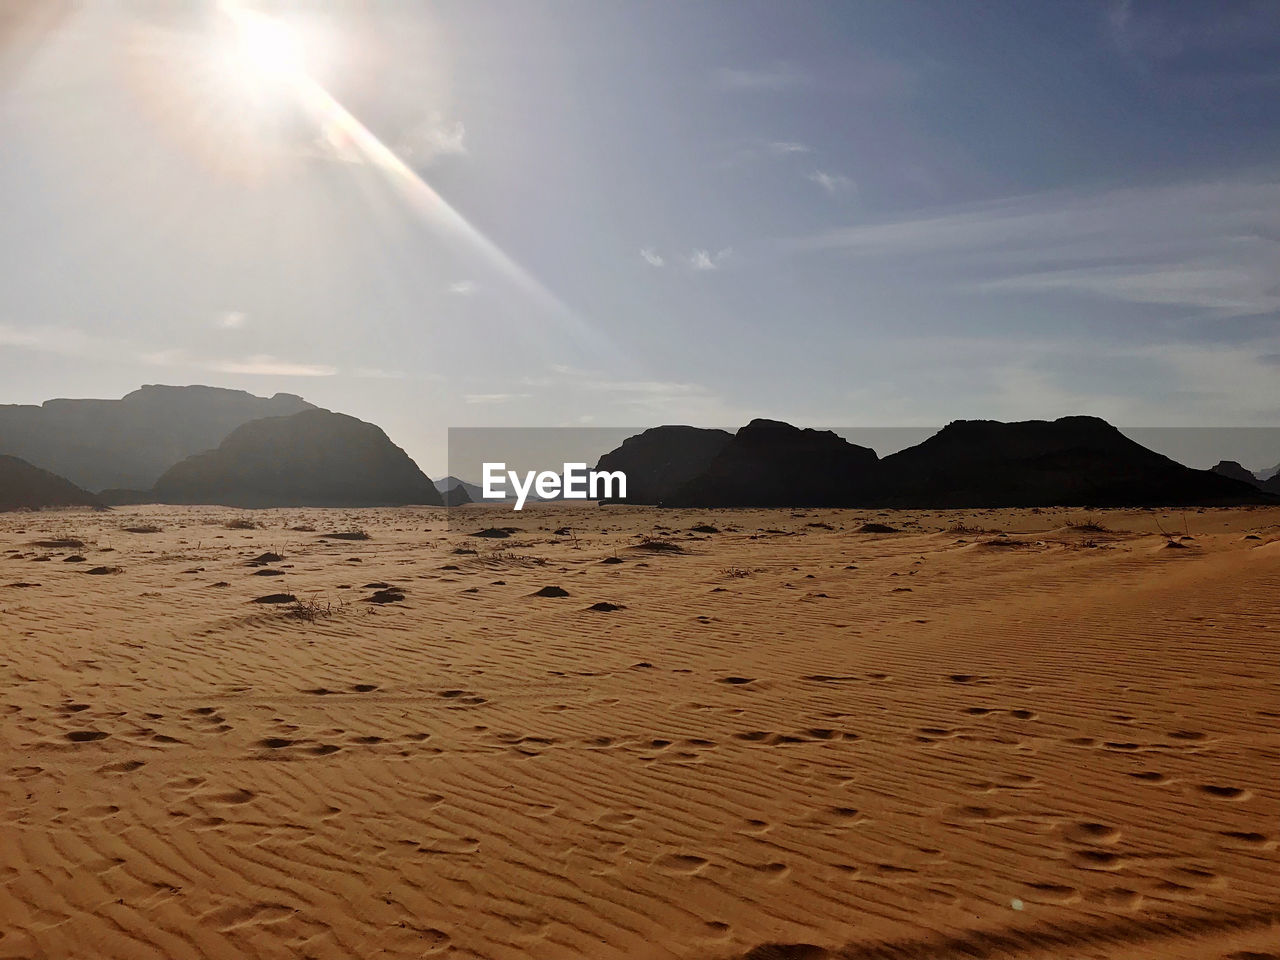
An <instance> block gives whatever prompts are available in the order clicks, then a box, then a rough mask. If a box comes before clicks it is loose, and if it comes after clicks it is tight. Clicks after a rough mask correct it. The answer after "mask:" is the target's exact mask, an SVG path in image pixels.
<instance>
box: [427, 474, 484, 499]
mask: <svg viewBox="0 0 1280 960" xmlns="http://www.w3.org/2000/svg"><path fill="white" fill-rule="evenodd" d="M431 482H432V483H434V484H435V485H436V489H437V490H439V491H440V494H441V496H443V497H444V502H445V503H446V504H448V505H450V506H455V505H457V504H462V503H479V502H480V501H481V500H483V499H484V488H483V487H481V486H480V484H478V483H468V482H467V481H466V480H459V479H458V478H457V477H455V476H452V475H450V476H447V477H441V478H440V479H439V480H432V481H431ZM454 490H460V491H461V493H453V491H454ZM450 495H452V496H453V497H454V498H455V499H454V500H450V499H449V497H450ZM463 496H465V497H466V499H465V500H464V499H460V498H461V497H463Z"/></svg>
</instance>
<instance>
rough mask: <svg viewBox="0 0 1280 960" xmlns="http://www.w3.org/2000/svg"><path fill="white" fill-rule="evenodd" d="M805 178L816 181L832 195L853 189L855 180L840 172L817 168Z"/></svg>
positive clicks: (811, 181)
mask: <svg viewBox="0 0 1280 960" xmlns="http://www.w3.org/2000/svg"><path fill="white" fill-rule="evenodd" d="M805 179H806V180H808V181H809V182H810V183H816V184H817V185H818V186H820V187H821V188H822V189H823V190H825V191H826V192H827V193H828V194H830V195H831V196H835V195H836V194H838V193H848V192H849V191H851V190H852V189H853V181H852V180H850V179H849V178H848V177H846V176H844V175H843V174H839V173H828V172H827V171H825V170H815V171H813V173H811V174H809V175H808V176H807V177H805Z"/></svg>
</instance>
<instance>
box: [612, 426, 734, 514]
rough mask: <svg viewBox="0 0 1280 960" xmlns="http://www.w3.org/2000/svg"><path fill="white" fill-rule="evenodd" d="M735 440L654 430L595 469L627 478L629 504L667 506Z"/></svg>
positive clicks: (690, 430)
mask: <svg viewBox="0 0 1280 960" xmlns="http://www.w3.org/2000/svg"><path fill="white" fill-rule="evenodd" d="M732 439H733V434H731V433H729V431H727V430H713V429H707V428H704V427H686V426H673V425H666V426H661V427H650V428H649V429H648V430H645V431H644V432H643V433H638V434H636V435H635V436H634V437H628V438H627V439H626V440H624V441H623V442H622V445H621V446H619V447H618V448H617V449H615V450H611V451H610V452H609V453H606V454H605V455H604V456H602V457H601V458H600V459H599V460H598V461H597V462H596V467H595V469H597V470H609V471H613V470H621V471H622V472H623V473H625V474H626V475H627V496H626V502H627V503H645V504H656V503H663V502H664V501H665V500H666V499H667V498H668V497H670V496H671V495H672V494H674V493H675V491H677V490H679V489H680V488H681V487H682V486H684V484H686V483H688V482H689V481H690V480H693V479H694V478H695V477H697V476H698V475H700V474H701V473H703V472H704V471H705V470H706V469H707V468H708V467H709V466H711V462H712V461H713V460H714V459H715V458H716V456H717V455H718V454H719V453H720V452H721V451H722V450H723V449H724V448H725V447H726V446H727V445H728V443H729V441H731V440H732Z"/></svg>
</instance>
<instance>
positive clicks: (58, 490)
mask: <svg viewBox="0 0 1280 960" xmlns="http://www.w3.org/2000/svg"><path fill="white" fill-rule="evenodd" d="M100 506H102V501H101V500H99V499H98V498H97V497H95V496H94V495H93V494H92V493H89V492H88V491H87V490H82V489H81V488H80V487H77V486H76V485H75V484H74V483H72V482H71V481H70V480H67V479H66V478H65V477H60V476H58V475H57V474H55V473H50V472H49V471H48V470H41V469H40V468H39V467H36V466H32V465H31V464H29V463H27V461H25V460H23V459H21V458H20V457H10V456H6V455H4V454H0V510H36V509H39V508H41V507H100Z"/></svg>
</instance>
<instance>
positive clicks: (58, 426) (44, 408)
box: [0, 384, 317, 490]
mask: <svg viewBox="0 0 1280 960" xmlns="http://www.w3.org/2000/svg"><path fill="white" fill-rule="evenodd" d="M314 409H317V408H316V407H315V406H314V405H312V404H310V403H307V401H305V400H303V399H302V398H301V397H297V396H294V395H293V394H289V393H277V394H275V395H274V396H272V397H269V398H268V397H257V396H254V395H253V394H251V393H248V392H246V391H244V390H227V389H224V388H222V387H206V386H186V387H175V386H164V385H160V384H148V385H146V386H143V387H141V388H139V389H137V390H134V391H133V392H132V393H129V394H127V395H126V396H124V397H123V398H121V399H119V400H65V399H58V400H46V401H45V402H44V403H42V404H40V405H39V406H33V405H24V404H0V453H7V454H10V455H12V456H16V457H21V458H22V459H24V460H26V461H28V462H29V463H31V464H33V465H35V466H38V467H41V468H43V469H45V470H50V471H52V472H54V473H56V474H58V475H60V476H63V477H65V478H67V479H68V480H70V481H71V482H72V483H75V484H78V485H79V486H81V487H84V488H85V489H88V490H105V489H107V488H110V487H119V488H128V489H135V490H145V489H147V488H149V487H150V486H151V485H152V484H153V483H155V481H156V480H157V479H158V478H159V476H160V474H162V473H164V471H165V470H167V469H168V468H169V467H171V466H173V465H174V464H175V463H177V462H178V461H179V460H182V459H183V458H185V457H189V456H191V455H192V454H196V453H202V452H203V451H205V450H211V449H213V448H214V447H216V446H217V445H218V444H219V443H221V442H222V441H223V440H224V439H225V438H226V437H227V435H228V434H229V433H231V431H232V430H234V429H236V427H239V426H240V425H242V424H244V423H248V422H249V421H251V420H259V419H261V418H263V417H274V416H288V415H290V414H294V413H300V412H302V411H303V410H314Z"/></svg>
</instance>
